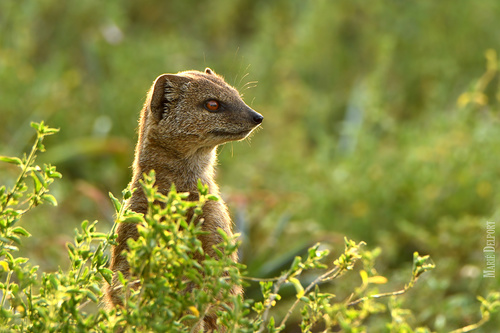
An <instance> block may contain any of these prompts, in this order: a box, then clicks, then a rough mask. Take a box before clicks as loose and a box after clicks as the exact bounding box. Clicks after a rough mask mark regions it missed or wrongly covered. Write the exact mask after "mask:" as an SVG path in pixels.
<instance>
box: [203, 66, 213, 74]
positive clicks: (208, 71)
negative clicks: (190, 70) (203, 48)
mask: <svg viewBox="0 0 500 333" xmlns="http://www.w3.org/2000/svg"><path fill="white" fill-rule="evenodd" d="M205 74H208V75H215V72H214V71H213V70H211V69H210V68H208V67H207V68H205Z"/></svg>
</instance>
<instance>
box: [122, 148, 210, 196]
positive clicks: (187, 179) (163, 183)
mask: <svg viewBox="0 0 500 333" xmlns="http://www.w3.org/2000/svg"><path fill="white" fill-rule="evenodd" d="M216 159H217V155H216V147H211V148H209V147H204V148H200V149H198V150H196V151H194V152H193V153H191V154H187V155H186V154H179V153H178V152H176V151H172V150H169V149H168V148H163V147H158V146H156V145H151V144H147V143H146V144H143V145H142V146H141V149H140V150H138V154H136V157H135V161H134V175H133V179H132V187H133V188H134V187H137V188H139V189H140V183H139V180H140V179H142V175H143V174H144V173H149V172H150V171H151V170H155V173H156V186H157V187H158V189H159V191H160V192H161V193H163V194H167V193H168V192H169V191H170V188H171V186H172V183H173V184H175V187H176V189H177V191H178V192H190V193H192V194H195V193H198V179H200V180H201V182H202V183H203V184H205V185H208V187H209V192H210V193H212V194H217V195H218V194H219V193H218V188H217V185H216V184H215V181H214V173H215V172H214V165H215V163H216ZM137 192H142V191H140V190H139V191H136V194H137Z"/></svg>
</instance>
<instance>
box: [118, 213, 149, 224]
mask: <svg viewBox="0 0 500 333" xmlns="http://www.w3.org/2000/svg"><path fill="white" fill-rule="evenodd" d="M142 221H144V218H143V217H142V216H141V215H139V214H134V215H130V216H126V217H124V218H123V219H122V222H125V223H140V222H142Z"/></svg>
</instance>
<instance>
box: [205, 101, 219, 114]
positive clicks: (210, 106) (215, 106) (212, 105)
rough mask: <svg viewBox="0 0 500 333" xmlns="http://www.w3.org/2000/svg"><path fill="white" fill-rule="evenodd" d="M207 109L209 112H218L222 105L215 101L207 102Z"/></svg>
mask: <svg viewBox="0 0 500 333" xmlns="http://www.w3.org/2000/svg"><path fill="white" fill-rule="evenodd" d="M205 108H206V109H207V110H208V111H217V110H219V108H220V103H219V102H217V101H216V100H214V99H211V100H209V101H206V102H205Z"/></svg>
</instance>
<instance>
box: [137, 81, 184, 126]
mask: <svg viewBox="0 0 500 333" xmlns="http://www.w3.org/2000/svg"><path fill="white" fill-rule="evenodd" d="M189 81H191V79H189V78H187V77H185V76H179V75H175V74H163V75H160V76H158V77H157V78H156V80H155V82H154V83H153V86H152V87H151V90H150V91H149V96H148V101H147V102H146V103H148V102H149V103H148V104H149V105H148V107H149V110H150V111H151V113H152V114H153V115H154V116H155V118H156V120H157V121H160V120H161V119H162V118H163V117H164V116H165V114H166V113H167V112H168V110H169V109H170V107H171V106H172V105H174V104H175V102H176V101H177V100H178V99H179V96H180V95H181V93H182V90H183V88H184V87H185V85H186V84H187V83H189Z"/></svg>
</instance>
